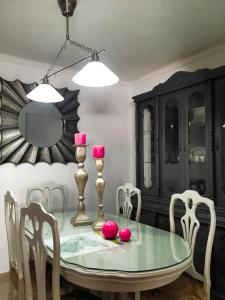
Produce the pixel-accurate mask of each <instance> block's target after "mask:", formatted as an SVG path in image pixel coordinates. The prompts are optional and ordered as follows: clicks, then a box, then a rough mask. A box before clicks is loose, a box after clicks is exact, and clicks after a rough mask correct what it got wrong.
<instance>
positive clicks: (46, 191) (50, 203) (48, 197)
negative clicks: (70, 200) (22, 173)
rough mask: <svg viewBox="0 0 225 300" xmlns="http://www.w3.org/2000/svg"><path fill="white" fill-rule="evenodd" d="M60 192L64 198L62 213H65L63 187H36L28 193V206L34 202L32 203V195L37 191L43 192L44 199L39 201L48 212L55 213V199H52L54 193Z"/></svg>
mask: <svg viewBox="0 0 225 300" xmlns="http://www.w3.org/2000/svg"><path fill="white" fill-rule="evenodd" d="M55 190H58V191H59V192H60V193H61V197H62V211H65V202H66V201H65V200H66V199H65V190H64V187H63V186H62V185H43V186H40V187H34V188H31V189H28V192H27V199H26V204H27V206H29V204H30V203H31V202H33V201H31V194H32V193H33V192H35V191H39V192H41V195H42V199H41V201H37V202H39V203H41V204H42V205H43V207H44V208H45V210H46V211H48V212H53V211H54V199H53V197H52V192H53V191H55Z"/></svg>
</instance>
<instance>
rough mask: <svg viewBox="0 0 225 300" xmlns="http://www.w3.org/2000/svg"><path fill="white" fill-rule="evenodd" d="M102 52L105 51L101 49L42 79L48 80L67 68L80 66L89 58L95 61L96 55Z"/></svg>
mask: <svg viewBox="0 0 225 300" xmlns="http://www.w3.org/2000/svg"><path fill="white" fill-rule="evenodd" d="M103 52H105V49H102V50H100V51H96V52H95V53H94V54H91V55H89V56H86V57H85V58H82V59H81V60H78V61H76V62H74V63H72V64H71V65H69V66H67V67H64V68H62V69H60V70H58V71H55V72H54V73H52V74H48V75H46V76H45V77H44V78H50V77H52V76H54V75H56V74H58V73H61V72H63V71H65V70H67V69H69V68H71V67H73V66H75V65H78V64H80V63H82V62H84V61H85V60H88V59H90V58H92V59H93V60H95V61H97V60H98V59H95V57H97V58H98V54H100V53H103Z"/></svg>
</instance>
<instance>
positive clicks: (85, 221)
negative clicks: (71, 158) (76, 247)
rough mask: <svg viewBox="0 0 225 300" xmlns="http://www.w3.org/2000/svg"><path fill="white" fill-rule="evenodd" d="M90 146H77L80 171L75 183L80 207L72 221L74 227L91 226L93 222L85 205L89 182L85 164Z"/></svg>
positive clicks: (76, 155) (76, 175)
mask: <svg viewBox="0 0 225 300" xmlns="http://www.w3.org/2000/svg"><path fill="white" fill-rule="evenodd" d="M87 146H88V145H75V157H76V161H77V162H78V170H77V172H76V173H75V175H74V177H75V181H76V184H77V188H78V193H79V196H78V206H77V213H76V214H75V216H74V217H73V218H72V219H71V223H72V225H73V226H80V225H91V224H92V223H93V222H92V220H91V219H90V218H89V217H88V216H87V215H86V213H85V204H84V199H85V197H84V190H85V186H86V183H87V180H88V173H87V172H86V170H85V169H84V162H85V159H86V148H87Z"/></svg>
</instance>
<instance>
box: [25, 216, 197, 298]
mask: <svg viewBox="0 0 225 300" xmlns="http://www.w3.org/2000/svg"><path fill="white" fill-rule="evenodd" d="M53 215H54V217H55V218H56V220H57V222H58V228H59V236H60V246H61V261H60V266H61V275H62V276H63V277H65V278H66V279H67V280H68V281H70V282H72V283H74V284H77V285H79V286H82V287H85V288H88V289H92V290H96V291H102V292H112V293H118V298H119V299H126V294H127V293H130V292H134V293H135V292H139V291H143V290H148V289H154V288H157V287H160V286H163V285H166V284H168V283H170V282H172V281H174V280H176V279H177V278H178V277H179V276H180V275H181V274H182V273H183V272H184V271H185V270H186V269H188V268H189V267H190V266H191V264H192V259H193V258H192V252H191V249H190V247H189V244H188V243H187V241H185V240H184V239H182V238H181V237H180V236H178V235H176V234H174V233H170V232H167V231H164V230H160V229H158V228H154V227H151V226H148V225H145V224H141V223H138V222H135V221H132V220H126V219H124V218H122V217H119V216H116V215H112V214H105V219H106V220H115V221H116V222H117V223H118V226H119V228H120V229H121V228H124V227H129V228H130V230H131V232H132V236H131V240H130V241H129V242H121V241H120V240H119V238H116V239H115V240H106V239H104V238H103V236H102V235H101V233H100V232H94V231H93V230H92V227H91V226H77V227H74V226H73V225H72V224H71V222H70V220H71V218H72V217H73V215H74V212H58V213H54V214H53ZM87 215H88V216H89V217H90V218H91V219H92V220H95V219H96V217H97V213H95V212H87ZM26 230H27V231H28V233H30V232H29V230H30V228H29V226H28V225H27V226H26ZM43 239H44V242H45V244H46V246H47V249H48V254H49V257H51V253H52V249H53V245H52V239H51V230H50V228H49V227H48V226H44V227H43Z"/></svg>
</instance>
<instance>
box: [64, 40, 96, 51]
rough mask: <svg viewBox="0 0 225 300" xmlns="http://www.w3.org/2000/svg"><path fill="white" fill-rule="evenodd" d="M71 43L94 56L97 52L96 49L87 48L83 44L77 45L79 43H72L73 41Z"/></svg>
mask: <svg viewBox="0 0 225 300" xmlns="http://www.w3.org/2000/svg"><path fill="white" fill-rule="evenodd" d="M69 41H70V44H71V45H73V46H76V47H78V48H80V49H81V50H83V51H85V52H88V53H92V54H93V53H94V52H96V50H95V49H92V48H89V47H87V46H85V45H83V44H80V43H77V42H75V41H72V40H69Z"/></svg>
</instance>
